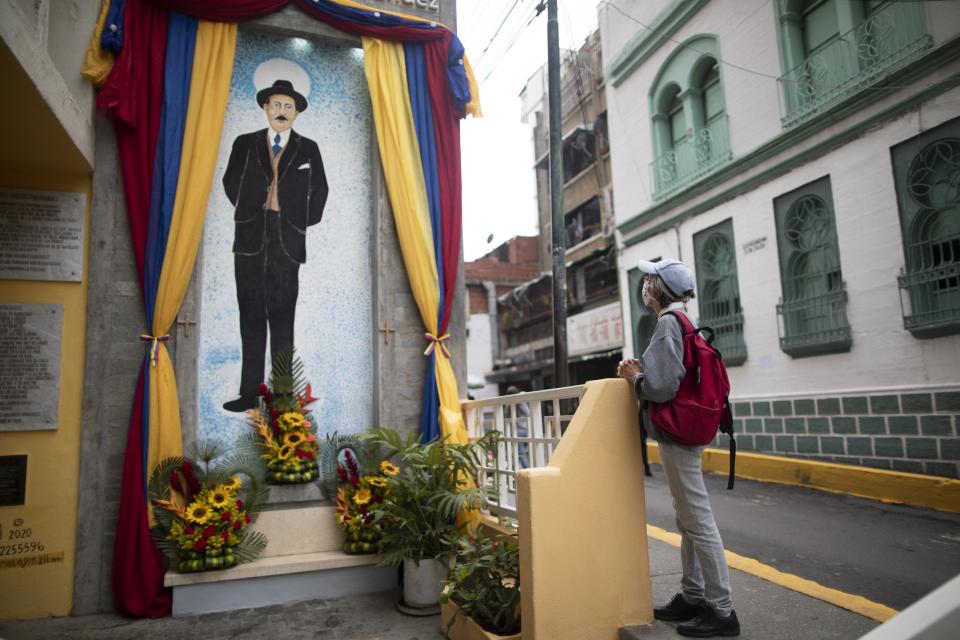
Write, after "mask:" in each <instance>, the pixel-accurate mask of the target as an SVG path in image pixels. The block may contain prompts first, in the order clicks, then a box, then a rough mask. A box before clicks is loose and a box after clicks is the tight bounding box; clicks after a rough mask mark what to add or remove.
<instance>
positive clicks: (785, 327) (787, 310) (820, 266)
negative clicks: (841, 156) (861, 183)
mask: <svg viewBox="0 0 960 640" xmlns="http://www.w3.org/2000/svg"><path fill="white" fill-rule="evenodd" d="M774 212H775V215H776V222H777V250H778V253H779V256H780V279H781V283H782V285H783V299H782V301H781V303H780V304H779V305H777V313H778V315H779V316H780V319H781V325H782V326H781V335H780V348H781V349H782V350H783V351H784V352H785V353H788V354H790V355H791V356H794V357H801V356H807V355H817V354H821V353H834V352H838V351H849V350H850V345H851V343H852V338H851V334H850V324H849V322H848V321H847V310H846V309H847V292H846V287H845V285H844V283H843V276H842V274H841V271H840V251H839V248H838V245H837V232H836V225H835V221H834V213H833V193H832V191H831V189H830V178H829V176H828V177H825V178H821V179H820V180H817V181H815V182H811V183H810V184H807V185H804V186H803V187H800V188H799V189H796V190H794V191H791V192H790V193H787V194H785V195H782V196H780V197H779V198H776V199H775V200H774Z"/></svg>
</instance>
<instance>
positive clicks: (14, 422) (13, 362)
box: [0, 304, 63, 431]
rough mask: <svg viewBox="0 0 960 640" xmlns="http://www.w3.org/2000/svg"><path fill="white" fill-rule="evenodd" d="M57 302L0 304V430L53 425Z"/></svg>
mask: <svg viewBox="0 0 960 640" xmlns="http://www.w3.org/2000/svg"><path fill="white" fill-rule="evenodd" d="M62 329H63V307H62V306H61V305H59V304H0V431H34V430H40V429H56V428H57V409H58V405H59V403H60V335H61V330H62Z"/></svg>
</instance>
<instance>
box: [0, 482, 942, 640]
mask: <svg viewBox="0 0 960 640" xmlns="http://www.w3.org/2000/svg"><path fill="white" fill-rule="evenodd" d="M653 472H654V477H653V478H652V479H651V478H648V479H647V483H646V487H647V491H646V496H647V513H648V519H649V521H650V523H651V524H653V525H656V526H658V527H661V528H663V529H667V530H670V531H676V526H675V524H674V522H673V510H672V507H671V501H670V496H669V493H668V491H667V488H666V486H665V485H664V482H663V473H662V471H661V470H660V468H659V467H658V466H656V465H655V466H654V467H653ZM706 477H707V484H708V487H709V489H710V493H711V498H712V502H713V505H714V510H715V512H716V514H717V519H718V521H719V523H720V529H721V533H722V534H723V539H724V543H725V546H726V548H727V549H729V550H731V551H735V552H737V553H739V554H741V555H744V556H747V557H751V558H754V559H757V560H759V561H760V562H763V563H765V564H769V565H771V566H773V567H775V568H777V569H779V570H781V571H785V572H788V573H793V574H796V575H799V576H801V577H804V578H807V579H810V580H814V581H816V582H819V583H820V584H823V585H824V586H828V587H832V588H834V589H839V590H841V591H845V592H847V593H851V594H855V595H861V596H864V597H866V598H869V599H871V600H874V601H876V602H879V603H882V604H886V605H888V606H891V607H893V608H895V609H898V610H899V609H903V608H905V607H906V606H907V605H909V604H910V603H912V602H914V601H915V600H917V599H919V598H920V597H922V596H923V595H925V594H926V593H927V592H929V591H931V590H932V589H934V588H936V587H937V586H939V585H940V584H941V583H942V582H945V581H946V580H947V579H948V578H950V577H952V576H953V575H954V574H956V573H957V572H958V571H960V536H958V534H960V516H958V515H957V514H946V513H942V512H937V511H932V510H929V509H918V508H914V507H905V506H898V505H887V504H883V503H879V502H875V501H871V500H861V499H858V498H852V497H849V496H843V495H835V494H829V493H824V492H820V491H815V490H812V489H804V488H800V487H787V486H781V485H774V484H765V483H759V482H751V481H748V480H743V479H738V480H737V485H736V488H735V489H734V491H732V492H730V491H725V490H724V487H725V483H726V476H724V475H719V474H716V475H715V474H707V476H706ZM649 551H650V575H651V582H652V588H653V598H654V602H655V603H663V602H666V601H667V600H669V598H670V597H671V596H672V595H673V594H674V593H676V592H677V590H678V589H679V583H680V552H679V549H677V548H675V547H673V546H670V545H668V544H666V543H663V542H660V541H659V540H654V539H652V538H651V539H650V540H649ZM730 573H731V583H732V587H733V600H734V605H735V607H736V610H737V614H738V616H739V618H740V622H741V629H742V633H741V636H740V637H741V638H744V639H746V640H761V639H762V640H824V639H838V640H848V639H849V640H853V639H855V638H859V637H860V636H861V635H863V634H865V633H866V632H868V631H869V630H870V629H872V628H874V627H876V625H877V622H875V621H873V620H870V619H868V618H865V617H863V616H860V615H858V614H856V613H852V612H850V611H847V610H845V609H841V608H839V607H837V606H834V605H832V604H829V603H827V602H823V601H821V600H817V599H815V598H811V597H808V596H806V595H803V594H800V593H798V592H795V591H792V590H790V589H787V588H785V587H782V586H779V585H777V584H773V583H771V582H767V581H765V580H762V579H760V578H757V577H755V576H753V575H749V574H746V573H743V572H741V571H738V570H735V569H734V570H731V572H730ZM398 597H399V594H398V593H397V592H387V593H382V594H372V595H366V596H354V597H348V598H340V599H335V600H314V601H307V602H300V603H294V604H287V605H282V606H274V607H265V608H261V609H245V610H239V611H231V612H227V613H219V614H206V615H202V616H196V617H189V618H176V619H174V618H165V619H159V620H131V619H127V618H123V617H121V616H118V615H115V614H99V615H92V616H78V617H66V618H47V619H42V620H27V621H19V622H0V639H2V640H151V639H153V638H163V639H170V638H175V639H177V640H190V639H193V638H197V639H201V638H202V639H204V640H228V639H230V640H234V639H244V640H246V639H249V640H256V639H260V638H273V639H276V640H306V639H308V638H310V639H318V640H440V639H441V638H443V635H442V634H441V632H440V620H439V617H430V618H411V617H407V616H404V615H402V614H400V613H399V612H397V610H396V608H395V606H394V605H395V603H396V601H397V599H398ZM624 637H625V638H638V639H640V640H648V639H649V640H660V639H665V638H678V637H680V636H678V635H677V634H676V632H675V630H674V629H673V627H672V626H671V625H669V624H664V623H655V624H653V625H651V626H646V627H639V628H636V629H633V630H632V632H631V633H630V634H625V636H624ZM538 640H539V639H538ZM543 640H550V639H543ZM583 640H612V638H603V639H593V638H584V639H583Z"/></svg>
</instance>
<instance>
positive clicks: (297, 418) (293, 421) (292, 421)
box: [278, 411, 307, 431]
mask: <svg viewBox="0 0 960 640" xmlns="http://www.w3.org/2000/svg"><path fill="white" fill-rule="evenodd" d="M306 421H307V419H306V418H304V417H303V414H301V413H297V412H296V411H287V412H286V413H284V414H283V415H281V416H280V418H279V420H278V422H279V423H280V427H281V428H282V429H284V430H285V431H290V430H292V429H300V428H302V427H303V425H304V424H305V423H306Z"/></svg>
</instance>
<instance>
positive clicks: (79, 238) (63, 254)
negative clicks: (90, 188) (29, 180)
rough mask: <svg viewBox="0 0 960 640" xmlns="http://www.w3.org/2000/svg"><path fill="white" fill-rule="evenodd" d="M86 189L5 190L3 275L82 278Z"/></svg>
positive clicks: (0, 222) (0, 235)
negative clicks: (75, 191) (71, 190)
mask: <svg viewBox="0 0 960 640" xmlns="http://www.w3.org/2000/svg"><path fill="white" fill-rule="evenodd" d="M86 203H87V197H86V195H85V194H83V193H65V192H62V191H31V190H27V189H7V188H3V189H0V279H5V280H61V281H67V282H80V281H81V280H82V279H83V232H84V221H85V213H86Z"/></svg>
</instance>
